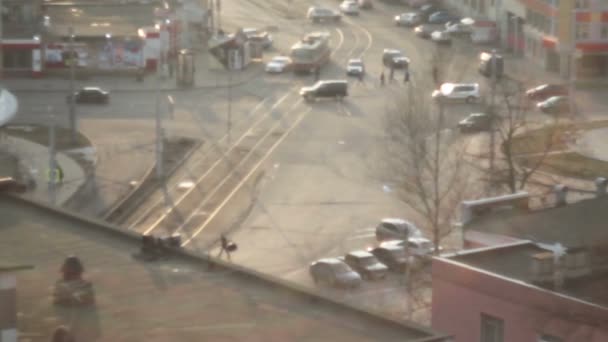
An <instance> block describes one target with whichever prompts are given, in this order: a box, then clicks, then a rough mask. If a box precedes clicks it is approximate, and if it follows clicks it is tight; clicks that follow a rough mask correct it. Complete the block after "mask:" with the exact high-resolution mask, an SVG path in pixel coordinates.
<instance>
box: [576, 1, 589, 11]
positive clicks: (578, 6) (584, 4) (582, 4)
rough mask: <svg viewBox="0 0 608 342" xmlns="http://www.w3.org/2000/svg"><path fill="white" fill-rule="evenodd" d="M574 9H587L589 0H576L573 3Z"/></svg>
mask: <svg viewBox="0 0 608 342" xmlns="http://www.w3.org/2000/svg"><path fill="white" fill-rule="evenodd" d="M574 8H576V9H587V8H589V0H576V2H575V3H574Z"/></svg>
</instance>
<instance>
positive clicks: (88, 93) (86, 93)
mask: <svg viewBox="0 0 608 342" xmlns="http://www.w3.org/2000/svg"><path fill="white" fill-rule="evenodd" d="M72 100H73V101H74V103H97V104H107V103H109V102H110V93H109V92H107V91H105V90H103V89H101V88H97V87H84V88H82V89H80V90H78V91H76V92H75V93H74V94H73V95H68V96H67V97H66V101H67V103H70V102H71V101H72Z"/></svg>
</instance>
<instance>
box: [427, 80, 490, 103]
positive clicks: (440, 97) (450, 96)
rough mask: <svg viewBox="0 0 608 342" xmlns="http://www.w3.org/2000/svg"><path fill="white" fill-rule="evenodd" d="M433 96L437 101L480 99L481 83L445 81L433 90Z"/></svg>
mask: <svg viewBox="0 0 608 342" xmlns="http://www.w3.org/2000/svg"><path fill="white" fill-rule="evenodd" d="M432 97H433V98H434V99H435V100H437V101H465V102H467V103H473V102H477V101H479V99H480V98H481V95H480V93H479V83H444V84H442V85H441V86H440V87H439V89H437V90H435V91H433V94H432Z"/></svg>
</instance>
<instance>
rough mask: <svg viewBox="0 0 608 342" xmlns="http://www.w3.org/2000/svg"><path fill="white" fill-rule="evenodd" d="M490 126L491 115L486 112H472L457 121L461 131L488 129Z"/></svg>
mask: <svg viewBox="0 0 608 342" xmlns="http://www.w3.org/2000/svg"><path fill="white" fill-rule="evenodd" d="M491 128H492V116H491V115H490V114H487V113H472V114H469V116H467V117H466V118H464V119H462V120H460V121H459V122H458V129H459V130H460V132H462V133H467V132H479V131H489V130H490V129H491Z"/></svg>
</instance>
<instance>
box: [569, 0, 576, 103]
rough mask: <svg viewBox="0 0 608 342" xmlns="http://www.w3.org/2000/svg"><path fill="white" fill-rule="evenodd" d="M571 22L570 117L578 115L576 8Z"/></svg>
mask: <svg viewBox="0 0 608 342" xmlns="http://www.w3.org/2000/svg"><path fill="white" fill-rule="evenodd" d="M570 18H571V20H572V26H571V27H570V30H571V31H572V32H571V35H570V36H571V37H570V39H571V40H572V42H571V49H572V50H571V51H570V73H569V75H568V76H569V82H568V85H569V89H568V90H569V96H568V99H569V101H568V105H569V109H570V115H574V114H576V104H575V103H574V98H575V95H576V67H577V65H576V60H577V58H578V57H579V55H578V54H579V53H578V51H577V49H576V39H577V37H576V11H575V10H574V8H573V9H572V14H571V16H570Z"/></svg>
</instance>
